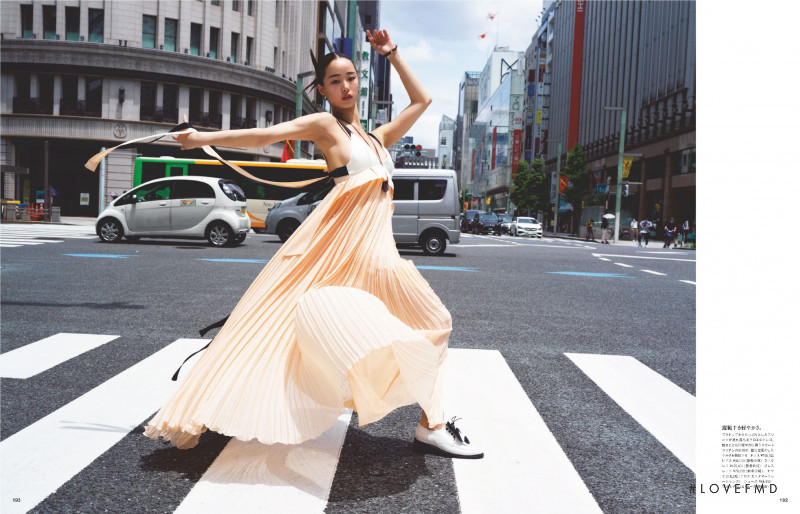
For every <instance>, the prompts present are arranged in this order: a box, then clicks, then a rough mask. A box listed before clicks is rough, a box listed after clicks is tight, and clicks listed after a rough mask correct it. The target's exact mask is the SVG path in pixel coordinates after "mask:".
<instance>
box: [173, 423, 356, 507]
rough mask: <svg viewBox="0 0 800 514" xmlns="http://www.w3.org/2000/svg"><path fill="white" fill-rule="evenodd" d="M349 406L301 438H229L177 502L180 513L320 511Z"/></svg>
mask: <svg viewBox="0 0 800 514" xmlns="http://www.w3.org/2000/svg"><path fill="white" fill-rule="evenodd" d="M351 415H352V412H351V411H349V410H348V411H347V412H345V413H344V414H342V415H341V416H339V419H338V420H336V424H335V425H334V426H333V428H331V429H330V430H328V431H327V432H325V433H324V434H323V435H322V436H320V437H318V438H316V439H312V440H310V441H306V442H304V443H302V444H271V445H266V444H261V443H259V442H258V441H257V440H253V441H240V440H238V439H232V440H231V441H230V442H229V443H228V444H227V446H225V449H224V450H222V453H220V454H219V456H218V457H217V458H216V460H214V462H213V463H212V464H211V466H210V467H209V468H208V470H206V472H205V473H204V474H203V476H202V477H201V478H200V481H199V482H197V484H195V486H194V487H193V488H192V490H191V491H189V494H188V495H187V496H186V498H184V500H183V501H182V502H181V504H180V505H179V506H178V508H177V509H176V510H175V512H176V514H178V513H189V514H194V513H205V512H208V513H214V514H215V513H218V512H241V513H247V512H253V513H258V512H264V510H265V508H266V506H269V507H268V510H269V511H274V512H323V511H324V510H325V506H326V505H327V502H328V495H329V494H330V490H331V484H332V483H333V477H334V475H335V474H336V465H337V464H338V462H339V454H340V452H341V451H342V444H343V443H344V437H345V434H346V433H347V427H348V425H349V424H350V416H351Z"/></svg>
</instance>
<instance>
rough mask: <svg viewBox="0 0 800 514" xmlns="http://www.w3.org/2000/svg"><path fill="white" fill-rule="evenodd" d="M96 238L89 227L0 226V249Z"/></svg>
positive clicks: (24, 224) (25, 224)
mask: <svg viewBox="0 0 800 514" xmlns="http://www.w3.org/2000/svg"><path fill="white" fill-rule="evenodd" d="M96 238H97V234H95V230H94V227H93V226H90V225H57V224H54V225H51V224H41V223H3V224H1V225H0V248H19V247H22V246H37V245H43V244H48V243H62V242H63V241H64V240H65V239H96Z"/></svg>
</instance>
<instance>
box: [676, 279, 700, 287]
mask: <svg viewBox="0 0 800 514" xmlns="http://www.w3.org/2000/svg"><path fill="white" fill-rule="evenodd" d="M678 282H683V283H684V284H692V285H693V286H696V285H697V282H692V281H691V280H679V281H678Z"/></svg>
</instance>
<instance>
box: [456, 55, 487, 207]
mask: <svg viewBox="0 0 800 514" xmlns="http://www.w3.org/2000/svg"><path fill="white" fill-rule="evenodd" d="M480 75H481V74H480V72H478V71H465V72H464V76H463V77H462V78H461V82H460V83H459V85H458V114H457V115H456V130H455V135H454V137H453V159H454V163H455V166H454V167H453V169H454V170H456V172H457V175H458V180H459V189H460V190H461V191H464V190H465V184H468V183H469V182H471V181H472V175H471V174H472V171H473V170H472V166H471V163H472V155H471V153H470V152H471V149H470V145H469V128H470V127H471V126H472V122H473V121H475V116H477V115H478V83H479V79H480Z"/></svg>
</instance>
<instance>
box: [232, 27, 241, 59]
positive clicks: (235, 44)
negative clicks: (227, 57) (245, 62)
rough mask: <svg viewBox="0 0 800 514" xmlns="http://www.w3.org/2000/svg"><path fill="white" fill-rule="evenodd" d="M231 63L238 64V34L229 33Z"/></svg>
mask: <svg viewBox="0 0 800 514" xmlns="http://www.w3.org/2000/svg"><path fill="white" fill-rule="evenodd" d="M231 61H232V62H239V34H238V33H236V32H231Z"/></svg>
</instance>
